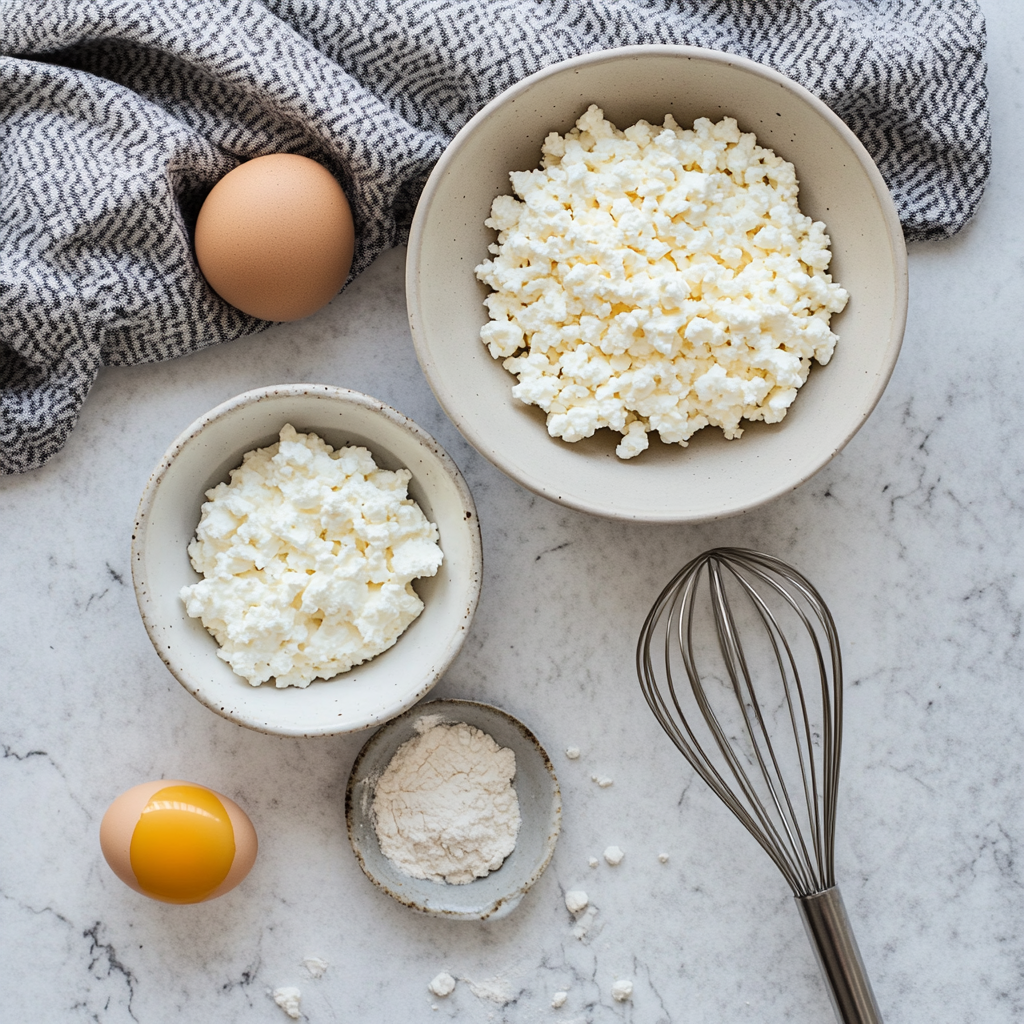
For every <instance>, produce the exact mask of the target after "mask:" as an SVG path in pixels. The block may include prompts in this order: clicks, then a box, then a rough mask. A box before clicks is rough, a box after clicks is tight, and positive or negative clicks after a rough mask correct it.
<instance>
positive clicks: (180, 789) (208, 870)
mask: <svg viewBox="0 0 1024 1024" xmlns="http://www.w3.org/2000/svg"><path fill="white" fill-rule="evenodd" d="M129 856H130V859H131V865H132V871H134V872H135V880H136V881H137V882H138V883H139V885H140V886H141V887H142V889H143V890H144V891H145V893H146V895H147V896H153V897H155V898H156V899H159V900H163V901H164V902H165V903H198V902H199V901H200V900H202V899H203V898H204V897H206V896H209V894H210V893H211V892H213V890H214V889H216V888H217V886H218V885H220V884H221V882H223V881H224V879H225V878H227V875H228V872H229V871H230V870H231V864H232V862H233V861H234V859H235V830H234V828H232V826H231V819H230V818H229V817H228V812H227V811H226V810H225V809H224V805H223V804H222V803H221V802H220V801H219V800H218V799H217V797H216V796H215V795H214V794H213V793H211V792H210V791H209V790H208V789H203V788H201V787H200V786H167V787H166V788H164V789H161V790H159V791H158V792H156V793H154V794H153V796H152V797H151V798H150V800H149V803H148V804H146V806H145V807H144V808H143V811H142V815H141V816H140V817H139V821H138V824H137V825H136V826H135V831H134V832H133V833H132V842H131V847H130V849H129Z"/></svg>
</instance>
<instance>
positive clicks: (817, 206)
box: [406, 46, 907, 522]
mask: <svg viewBox="0 0 1024 1024" xmlns="http://www.w3.org/2000/svg"><path fill="white" fill-rule="evenodd" d="M591 103H596V104H598V105H599V106H601V107H602V108H603V109H604V112H605V116H606V117H608V118H609V119H610V120H611V121H612V122H613V123H614V124H616V125H617V126H618V127H619V128H620V129H623V128H627V127H628V126H630V125H632V124H635V123H636V122H637V121H638V120H639V119H640V118H646V119H647V120H648V121H650V122H651V123H655V124H662V123H663V121H664V117H665V115H666V114H669V113H670V114H672V115H673V116H674V117H675V119H676V121H677V122H678V123H679V124H680V125H682V126H683V127H685V128H688V127H690V126H691V125H692V124H693V122H694V120H695V119H696V118H698V117H710V118H712V119H713V120H716V121H717V120H719V119H721V118H722V117H725V116H730V117H735V118H736V119H737V121H738V122H739V127H740V129H741V130H742V131H745V132H754V133H755V134H756V135H757V140H758V142H759V144H760V145H762V146H766V147H769V148H771V149H773V150H774V151H775V152H776V153H777V154H778V155H779V156H781V157H783V158H785V159H786V160H789V161H791V162H792V163H793V164H794V165H795V167H796V173H797V177H798V178H799V180H800V205H801V208H802V209H803V212H804V213H805V214H807V215H809V216H811V217H813V218H814V219H815V220H823V221H824V222H825V224H826V226H827V228H828V233H829V235H830V236H831V239H832V253H833V259H832V263H831V266H830V268H829V270H830V272H831V274H832V275H833V279H834V280H836V281H838V282H840V283H841V284H842V285H843V287H845V288H846V289H847V291H848V292H849V293H850V302H849V305H848V306H847V308H846V309H845V310H844V311H843V312H842V313H840V314H838V315H837V316H835V317H833V319H832V328H833V330H834V331H835V332H836V334H838V336H839V344H838V346H837V347H836V352H835V355H834V356H833V358H832V360H831V362H830V363H829V364H828V365H827V366H817V365H815V366H814V367H813V369H812V370H811V374H810V379H809V380H808V381H807V383H806V384H805V385H804V386H803V388H801V390H800V393H799V395H798V396H797V399H796V401H795V402H794V404H793V406H792V407H791V409H790V410H789V412H788V414H787V416H786V418H785V419H784V420H783V421H782V422H781V423H778V424H772V425H767V424H764V423H752V424H749V425H747V424H744V434H743V437H742V438H739V439H737V440H734V441H727V440H726V439H725V437H724V435H723V434H722V431H721V430H718V429H717V428H710V427H709V428H705V429H704V430H701V431H699V432H698V433H697V434H696V435H695V436H694V437H693V439H692V440H691V442H690V445H689V447H687V448H681V447H680V446H679V445H667V444H662V443H661V441H660V440H659V439H658V438H657V437H656V436H652V438H651V446H650V448H649V449H648V450H647V451H645V452H643V453H642V454H641V455H640V456H638V457H637V458H635V459H631V460H629V461H626V462H624V461H622V460H620V459H619V458H617V457H616V455H615V454H614V448H615V444H616V443H617V441H619V440H621V436H620V435H618V434H613V433H612V432H611V431H610V430H599V431H598V432H597V434H596V435H595V436H594V437H591V438H587V439H586V440H583V441H579V442H577V443H575V444H567V443H566V442H564V441H562V440H559V439H555V438H551V437H549V436H548V433H547V429H546V426H545V416H544V413H543V412H542V411H541V410H540V409H538V408H536V407H534V406H527V405H524V404H522V403H521V402H518V401H516V400H514V399H513V398H512V395H511V390H512V386H513V385H514V384H515V382H516V381H515V378H514V377H513V376H512V375H511V374H510V373H508V372H507V371H506V370H505V369H504V368H503V367H502V365H501V362H500V361H498V360H495V359H492V358H491V356H490V355H489V353H488V352H487V349H486V348H485V347H484V345H483V343H482V342H481V341H480V328H481V327H482V326H483V325H484V324H485V323H487V311H486V309H485V308H484V305H483V300H484V298H485V297H486V296H487V294H488V291H489V289H488V288H487V286H486V285H484V284H482V283H481V282H479V281H477V280H476V278H475V276H474V273H473V271H474V267H476V266H477V265H478V264H479V263H481V262H483V260H485V259H487V258H488V251H487V246H488V244H489V243H491V242H493V241H494V240H495V233H494V231H492V230H490V229H489V228H486V227H485V226H484V219H485V218H486V217H488V216H489V213H490V208H491V203H492V202H493V200H494V198H495V197H496V196H498V195H509V194H511V192H512V189H511V185H510V182H509V172H510V171H518V170H527V169H530V168H534V167H537V166H538V165H539V162H540V156H541V144H542V142H543V141H544V138H545V136H546V135H547V134H548V133H549V132H552V131H557V132H559V133H560V134H564V133H565V132H566V131H568V130H569V129H570V128H572V127H573V125H574V124H575V122H576V120H577V119H578V118H579V117H580V115H581V114H583V113H584V112H585V111H586V109H587V107H588V106H589V105H590V104H591ZM406 293H407V301H408V306H409V323H410V325H411V328H412V336H413V340H414V342H415V344H416V352H417V355H418V357H419V360H420V364H421V365H422V367H423V371H424V373H425V374H426V376H427V379H428V380H429V382H430V385H431V387H432V388H433V389H434V394H435V395H436V396H437V399H438V401H439V402H440V403H441V405H442V407H443V408H444V410H445V412H447V413H448V415H449V416H450V417H451V418H452V420H453V421H454V423H455V425H456V426H457V427H458V428H459V430H461V431H462V433H463V435H464V436H465V437H466V439H467V440H468V441H469V442H470V443H471V444H473V445H474V446H475V447H476V448H477V450H478V451H480V452H481V454H483V455H484V456H485V457H486V458H488V459H490V460H491V461H492V462H493V463H494V464H495V465H496V466H497V467H498V468H499V469H501V470H502V471H503V472H505V473H507V474H508V475H509V476H510V477H512V478H513V479H514V480H516V481H518V482H519V483H520V484H522V485H523V486H524V487H528V488H529V489H530V490H532V491H535V492H536V493H537V494H541V495H543V496H544V497H546V498H550V499H551V500H553V501H558V502H561V503H562V504H564V505H568V506H570V507H571V508H575V509H580V510H581V511H584V512H591V513H594V514H597V515H602V516H609V517H614V518H619V519H630V520H639V521H646V522H684V521H696V520H703V519H714V518H717V517H720V516H726V515H731V514H733V513H736V512H740V511H743V510H744V509H749V508H753V507H754V506H756V505H760V504H762V503H764V502H766V501H769V500H770V499H772V498H774V497H777V496H778V495H781V494H784V493H786V492H787V491H790V490H792V489H793V488H795V487H797V486H798V485H799V484H801V483H802V482H803V481H805V480H807V479H808V478H809V477H810V476H811V475H812V474H814V473H816V472H817V471H818V470H819V469H821V468H822V466H824V465H825V464H826V463H827V462H828V461H829V460H830V459H831V458H833V456H835V455H836V454H837V453H838V452H839V450H840V449H841V448H842V447H843V446H844V445H845V444H846V443H847V442H848V441H849V440H850V438H851V437H853V435H854V434H855V433H856V432H857V430H858V429H859V428H860V427H861V425H862V424H863V423H864V421H865V420H866V419H867V417H868V415H869V414H870V413H871V410H872V409H873V408H874V407H875V404H876V403H877V402H878V399H879V398H880V397H881V395H882V391H883V390H884V388H885V385H886V383H887V382H888V380H889V376H890V374H891V373H892V369H893V366H894V365H895V362H896V357H897V355H898V354H899V349H900V343H901V341H902V338H903V328H904V323H905V320H906V311H907V265H906V250H905V247H904V243H903V233H902V229H901V227H900V222H899V217H898V216H897V213H896V209H895V207H894V205H893V202H892V198H891V197H890V195H889V191H888V189H887V188H886V185H885V182H884V181H883V180H882V177H881V175H880V174H879V173H878V170H877V168H876V167H875V165H874V163H873V162H872V160H871V157H870V156H869V155H868V153H867V151H866V150H865V149H864V147H863V146H862V145H861V143H860V142H859V141H858V139H857V138H856V136H855V135H854V134H853V133H852V132H851V131H850V129H849V128H847V126H846V125H845V124H844V123H843V121H842V120H840V118H839V117H837V116H836V115H835V114H834V113H833V112H832V111H831V110H829V108H828V107H826V106H825V104H824V103H822V102H821V100H819V99H817V98H816V97H815V96H813V95H812V94H811V93H810V92H808V91H807V90H806V89H804V88H803V87H802V86H800V85H797V84H796V83H795V82H793V81H791V80H790V79H788V78H786V77H785V76H784V75H781V74H779V73H778V72H777V71H773V70H771V69H770V68H767V67H764V66H763V65H761V64H756V63H754V62H753V61H750V60H745V59H743V58H742V57H734V56H732V55H730V54H728V53H722V52H718V51H714V50H703V49H699V48H695V47H688V46H633V47H623V48H622V49H617V50H606V51H601V52H598V53H590V54H587V55H585V56H582V57H577V58H574V59H572V60H567V61H563V62H562V63H559V64H553V65H551V66H550V67H547V68H544V69H543V70H542V71H539V72H537V74H535V75H531V76H530V77H529V78H525V79H523V81H521V82H519V83H518V84H517V85H515V86H513V87H512V88H511V89H509V90H507V91H506V92H504V93H503V94H502V95H500V96H498V97H497V98H496V99H495V100H493V101H492V102H491V103H489V104H487V106H485V107H484V108H483V109H482V110H481V111H480V112H479V113H478V114H477V115H476V116H475V117H473V118H472V120H470V121H469V122H468V123H467V124H466V126H465V127H464V128H463V129H462V130H461V131H460V132H459V133H458V135H456V137H455V139H454V140H453V141H452V143H451V145H450V146H449V147H448V149H447V150H446V151H445V153H444V154H443V156H442V157H441V159H440V160H439V161H438V163H437V165H436V166H435V168H434V171H433V173H432V174H431V175H430V179H429V180H428V182H427V185H426V188H425V189H424V190H423V195H422V197H421V199H420V201H419V205H418V207H417V209H416V216H415V218H414V220H413V224H412V230H411V234H410V237H409V256H408V262H407V269H406Z"/></svg>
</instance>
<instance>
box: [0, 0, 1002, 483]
mask: <svg viewBox="0 0 1024 1024" xmlns="http://www.w3.org/2000/svg"><path fill="white" fill-rule="evenodd" d="M644 43H687V44H690V45H696V46H705V47H710V48H713V49H718V50H725V51H728V52H730V53H737V54H741V55H743V56H747V57H751V58H753V59H754V60H757V61H760V62H762V63H764V64H766V65H768V66H770V67H773V68H775V69H776V70H778V71H781V72H783V73H784V74H786V75H789V76H790V77H791V78H793V79H795V80H796V81H798V82H800V83H802V84H803V85H805V86H806V87H807V88H808V89H810V90H811V91H812V92H814V93H815V94H817V95H818V96H820V97H821V98H822V99H823V100H824V101H825V102H826V103H827V104H828V105H829V106H830V107H832V109H833V110H835V111H836V113H837V114H839V116H840V117H842V118H843V119H844V120H845V121H846V123H847V124H848V125H849V126H850V127H851V128H852V129H853V131H854V132H856V133H857V135H858V136H859V137H860V139H861V140H862V142H863V143H864V145H865V146H866V147H867V149H868V150H869V151H870V152H871V154H872V156H873V157H874V159H875V161H876V163H877V164H878V166H879V168H880V170H881V172H882V174H883V176H884V177H885V179H886V181H887V182H888V184H889V187H890V188H891V190H892V193H893V196H894V198H895V200H896V205H897V208H898V209H899V211H900V216H901V218H902V221H903V226H904V231H905V233H906V236H907V238H908V239H933V238H944V237H948V236H949V235H952V234H954V233H955V232H957V231H958V230H959V229H960V228H961V227H963V225H964V224H965V223H966V222H967V221H968V220H969V219H970V218H971V216H973V214H974V211H975V209H976V208H977V204H978V202H979V201H980V198H981V195H982V192H983V190H984V186H985V181H986V179H987V176H988V171H989V162H990V157H989V150H990V145H989V126H988V110H987V94H986V90H985V63H984V44H985V25H984V20H983V17H982V15H981V12H980V10H979V9H978V7H977V4H976V3H975V2H974V0H547V2H545V0H390V2H389V0H266V2H265V3H263V4H260V3H257V2H256V0H223V2H216V0H153V2H148V3H147V2H144V0H97V2H90V0H67V2H64V0H6V2H5V5H4V8H3V12H2V13H0V472H3V473H18V472H23V471H25V470H29V469H33V468H35V467H37V466H40V465H42V464H43V463H45V462H46V461H47V460H48V459H50V458H51V457H52V456H53V455H54V454H55V453H56V452H58V451H59V450H60V448H61V446H62V445H63V444H64V442H65V441H66V439H67V436H68V434H69V432H70V431H71V429H72V428H73V426H74V423H75V421H76V419H77V416H78V411H79V409H80V408H81V405H82V402H83V401H84V400H85V398H86V395H87V394H88V392H89V389H90V387H91V386H92V383H93V381H94V380H95V377H96V373H97V372H98V370H99V368H100V367H101V366H114V365H129V364H133V363H139V362H149V361H155V360H160V359H170V358H173V357H174V356H179V355H184V354H186V353H188V352H194V351H197V350H199V349H202V348H205V347H207V346H209V345H213V344H216V343H218V342H221V341H226V340H229V339H231V338H236V337H239V336H241V335H245V334H251V333H254V332H256V331H259V330H262V329H263V328H265V327H266V326H267V324H266V323H265V322H264V321H260V320H255V319H253V318H252V317H249V316H246V315H245V314H243V313H240V312H239V311H238V310H235V309H233V308H231V307H230V306H228V305H227V304H225V303H224V302H223V301H222V300H221V299H219V298H218V297H217V295H215V294H214V293H213V292H212V291H211V290H210V289H209V288H208V287H207V285H206V283H205V282H204V280H203V278H202V276H201V275H200V274H199V271H198V268H197V266H196V263H195V258H194V255H193V253H192V246H191V234H192V230H193V227H194V224H195V218H196V215H197V213H198V210H199V207H200V205H201V204H202V201H203V199H204V197H205V196H206V193H207V192H208V191H209V190H210V188H211V187H212V186H213V184H214V183H215V182H216V181H217V180H218V179H219V178H220V177H221V176H223V175H224V174H225V173H226V172H227V171H229V170H230V169H231V168H232V167H234V166H236V165H237V164H238V163H239V162H241V161H243V160H247V159H249V158H251V157H254V156H260V155H262V154H265V153H272V152H293V153H302V154H304V155H306V156H310V157H312V158H313V159H315V160H319V161H320V162H321V163H323V164H325V165H326V166H327V167H329V168H330V169H331V170H332V171H333V172H334V173H335V174H336V175H337V177H338V179H339V180H340V181H341V183H342V185H343V186H344V188H345V190H346V192H347V194H348V196H349V199H350V201H351V203H352V207H353V212H354V215H355V218H356V228H357V248H356V256H355V261H354V264H353V268H352V272H353V275H355V274H358V273H359V272H360V271H361V270H363V269H365V268H366V267H367V266H368V265H369V264H370V263H371V262H372V261H373V259H374V258H375V257H376V256H377V255H378V254H379V253H380V252H382V251H383V250H384V249H386V248H388V247H390V246H392V245H394V244H396V242H399V241H401V240H402V238H403V237H404V233H405V232H406V231H407V229H408V225H409V222H410V220H411V218H412V213H413V210H414V208H415V204H416V199H417V197H418V195H419V193H420V190H421V189H422V187H423V184H424V182H425V181H426V178H427V175H428V174H429V173H430V169H431V167H432V166H433V164H434V162H435V161H436V160H437V158H438V157H439V156H440V155H441V153H442V152H443V150H444V147H445V146H446V145H447V143H448V142H449V141H450V140H451V138H452V136H453V135H454V134H455V133H456V132H457V131H458V130H459V128H461V127H462V125H463V124H465V122H466V121H467V120H469V118H470V117H472V115H473V114H474V113H475V112H476V111H477V110H479V109H480V107H481V106H483V105H484V104H485V103H487V102H488V101H489V100H490V99H492V98H493V97H494V96H496V95H498V94H499V93H500V92H501V91H503V90H504V89H506V88H508V87H509V86H511V85H512V84H514V83H515V82H516V81H518V80H519V79H521V78H523V77H524V76H526V75H528V74H531V73H532V72H534V71H537V70H539V69H540V68H542V67H545V66H546V65H548V64H551V63H553V62H555V61H559V60H564V59H565V58H567V57H572V56H576V55H578V54H581V53H587V52H591V51H594V50H601V49H607V48H610V47H616V46H626V45H635V44H644Z"/></svg>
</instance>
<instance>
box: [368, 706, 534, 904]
mask: <svg viewBox="0 0 1024 1024" xmlns="http://www.w3.org/2000/svg"><path fill="white" fill-rule="evenodd" d="M413 728H415V730H416V732H417V735H416V736H415V737H413V739H411V740H406V741H405V743H403V744H402V745H401V746H400V747H399V748H398V750H397V751H396V752H395V756H394V757H393V758H391V760H390V761H389V762H388V766H387V768H385V769H384V773H383V775H381V777H380V778H379V779H378V780H377V785H376V787H375V792H374V797H373V807H372V811H371V813H372V815H373V824H374V831H376V833H377V841H378V842H379V843H380V848H381V852H382V853H383V854H384V856H385V857H387V858H388V860H390V861H391V863H392V864H394V865H395V866H396V867H397V868H398V869H399V870H400V871H403V872H404V873H405V874H407V875H410V876H411V877H413V878H429V879H430V880H431V881H432V882H447V883H449V884H450V885H466V884H467V883H469V882H472V881H473V879H475V878H484V877H486V876H487V875H489V874H490V873H491V872H492V871H497V870H498V868H500V867H501V865H502V864H503V863H504V861H505V858H506V857H507V856H508V855H509V854H510V853H511V852H512V851H513V850H514V849H515V845H516V836H517V835H518V834H519V825H520V822H521V819H520V817H519V798H518V797H517V796H516V791H515V788H514V787H513V785H512V779H513V778H514V776H515V773H516V755H515V754H513V753H512V751H511V750H509V749H508V747H499V746H498V744H497V743H495V742H494V740H493V739H492V738H491V737H490V736H488V735H487V733H485V732H481V731H480V730H479V729H475V728H473V726H471V725H467V724H466V723H465V722H456V723H452V724H449V723H445V722H436V721H433V716H430V715H424V716H423V717H422V718H419V719H417V721H416V722H415V723H414V726H413Z"/></svg>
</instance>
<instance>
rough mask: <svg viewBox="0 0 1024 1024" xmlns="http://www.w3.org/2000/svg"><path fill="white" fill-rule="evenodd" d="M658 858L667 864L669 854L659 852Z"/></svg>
mask: <svg viewBox="0 0 1024 1024" xmlns="http://www.w3.org/2000/svg"><path fill="white" fill-rule="evenodd" d="M658 860H660V861H661V863H662V864H667V863H668V854H667V853H659V854H658Z"/></svg>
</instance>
